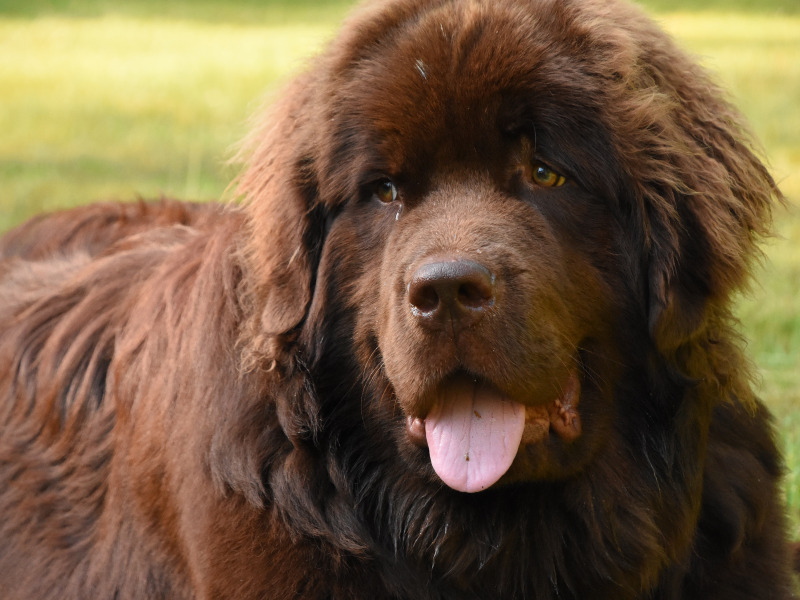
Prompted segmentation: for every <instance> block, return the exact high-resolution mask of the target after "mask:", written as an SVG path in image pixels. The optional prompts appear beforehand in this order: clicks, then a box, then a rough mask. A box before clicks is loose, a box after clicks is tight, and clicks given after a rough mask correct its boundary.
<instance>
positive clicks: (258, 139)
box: [238, 76, 322, 342]
mask: <svg viewBox="0 0 800 600" xmlns="http://www.w3.org/2000/svg"><path fill="white" fill-rule="evenodd" d="M310 88H311V86H310V83H309V77H308V76H307V77H306V78H299V79H297V80H295V81H294V82H293V83H292V84H291V85H290V86H289V87H288V88H287V89H286V90H284V92H283V95H282V96H281V98H280V99H279V100H278V101H277V102H276V103H275V104H273V105H272V106H271V107H270V108H269V109H268V110H267V111H266V116H265V117H264V118H263V119H262V121H261V123H260V126H257V127H256V128H255V133H254V134H253V135H252V136H251V137H250V138H249V139H248V140H247V143H246V146H245V149H244V150H243V151H242V154H245V156H244V159H245V161H246V162H247V166H246V168H245V170H244V172H243V173H242V175H241V176H240V178H239V181H238V192H239V194H240V195H241V196H242V197H243V199H244V203H245V210H246V211H247V217H248V221H247V223H248V228H249V229H248V231H247V232H246V244H245V247H244V248H243V257H244V261H243V262H244V268H245V269H247V271H248V272H247V282H248V286H249V288H248V289H247V290H245V291H246V297H247V298H248V308H249V309H250V310H251V311H253V312H255V313H256V314H257V319H255V320H254V322H253V323H252V327H253V328H254V329H255V330H256V331H253V332H252V334H253V335H255V336H256V337H258V338H261V340H262V341H267V342H268V341H269V340H270V339H272V340H274V339H278V338H281V337H284V336H286V334H288V333H289V332H290V331H291V330H293V329H294V328H295V327H297V325H298V324H300V323H301V321H302V320H303V318H304V316H305V314H306V311H307V308H308V305H309V302H310V299H311V294H312V290H311V286H312V281H313V272H314V269H315V262H316V260H315V256H314V254H315V252H316V250H317V249H318V246H319V243H320V240H317V239H315V238H316V237H319V236H321V235H322V233H321V231H322V226H320V225H319V223H317V222H316V221H317V220H318V219H317V218H316V215H317V214H318V211H317V210H316V209H315V200H316V184H315V182H314V175H313V159H312V158H311V157H308V156H305V155H304V147H305V144H304V139H303V138H304V136H305V135H306V132H307V129H308V127H307V121H308V118H307V114H308V106H307V104H308V103H309V101H310V95H311V92H310Z"/></svg>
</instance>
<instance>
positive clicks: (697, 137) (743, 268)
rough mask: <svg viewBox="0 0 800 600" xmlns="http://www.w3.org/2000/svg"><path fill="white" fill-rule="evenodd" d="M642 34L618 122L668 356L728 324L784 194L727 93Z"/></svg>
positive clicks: (652, 318)
mask: <svg viewBox="0 0 800 600" xmlns="http://www.w3.org/2000/svg"><path fill="white" fill-rule="evenodd" d="M638 25H639V26H638V27H637V29H636V32H635V33H632V35H633V36H635V37H637V38H638V39H637V40H636V41H637V43H638V46H639V54H638V56H637V57H636V60H635V61H632V62H633V63H634V64H635V66H633V67H632V68H630V70H629V71H628V73H626V75H627V76H626V77H625V78H624V80H622V81H621V82H620V84H621V85H622V86H624V88H625V90H626V93H625V98H626V99H625V100H623V101H621V102H620V103H619V105H618V106H617V110H621V111H622V114H620V113H617V118H618V119H619V121H618V122H619V123H624V125H623V127H624V128H626V129H627V133H626V134H624V135H622V136H620V140H622V141H621V142H620V144H621V145H622V154H623V159H624V157H626V156H627V157H628V160H627V161H624V162H627V164H628V169H629V171H630V172H631V176H632V177H631V180H632V181H633V182H634V183H633V188H634V189H633V190H632V192H633V194H634V197H635V201H636V202H635V203H636V204H637V205H638V207H639V212H640V218H641V219H642V222H643V231H644V232H645V233H644V240H643V243H644V245H645V248H646V250H647V253H648V261H647V262H648V264H647V265H646V267H645V268H646V272H647V279H648V289H649V308H648V311H649V323H650V329H651V334H652V336H653V339H654V341H655V343H656V346H657V347H658V349H659V351H660V352H661V353H663V354H665V355H670V354H673V353H674V352H675V351H676V350H677V349H678V348H679V347H681V346H682V345H684V344H686V343H687V342H690V341H692V340H693V339H696V338H697V336H699V335H702V334H704V332H705V331H706V329H707V328H708V326H709V323H714V322H716V323H717V324H719V323H721V322H723V321H727V320H728V318H729V310H730V301H731V297H732V295H733V293H734V292H735V291H736V290H738V289H741V288H742V287H743V286H744V285H746V283H747V277H748V273H749V271H750V268H751V263H752V261H753V259H754V258H755V257H756V256H758V250H757V247H756V244H757V242H758V239H759V238H760V237H761V236H763V235H766V234H767V233H768V232H769V229H770V222H771V207H772V203H773V200H774V199H780V198H781V193H780V191H779V190H778V188H777V186H776V184H775V182H774V181H773V179H772V177H771V176H770V174H769V173H768V171H767V169H766V167H765V166H764V165H763V164H762V163H761V161H760V160H759V158H758V157H757V156H756V154H755V153H754V151H753V149H752V146H753V144H752V139H751V137H750V135H749V134H748V132H747V131H746V130H745V128H744V126H743V123H744V120H743V119H742V117H741V116H740V115H739V114H738V113H737V111H736V110H735V109H734V108H733V107H732V106H731V105H730V104H729V103H728V102H727V101H726V100H725V98H724V94H723V92H722V91H721V90H720V89H719V88H718V87H717V86H716V85H714V84H713V83H712V82H711V81H710V79H709V77H708V76H707V74H706V73H705V72H704V71H703V70H702V69H701V68H699V67H698V66H696V65H695V64H694V63H693V62H692V61H691V60H690V59H689V58H688V57H686V56H685V55H684V54H683V53H682V52H681V51H680V50H679V49H677V47H675V46H674V45H673V44H672V42H671V40H669V39H667V38H666V36H665V35H664V34H662V33H659V32H657V31H656V30H655V29H653V28H651V27H649V26H644V27H642V26H641V25H642V23H639V24H638ZM715 326H716V325H713V326H712V327H715ZM706 335H707V336H711V337H713V335H714V334H713V333H707V334H706Z"/></svg>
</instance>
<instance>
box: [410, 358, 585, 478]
mask: <svg viewBox="0 0 800 600" xmlns="http://www.w3.org/2000/svg"><path fill="white" fill-rule="evenodd" d="M579 401H580V380H579V377H578V374H577V373H576V372H574V371H572V372H570V373H569V375H568V377H567V379H566V380H565V382H564V383H563V384H562V385H561V386H560V390H559V393H558V395H557V396H556V397H555V398H554V399H552V400H551V401H550V402H547V403H545V404H535V405H532V406H531V405H527V404H523V403H521V402H518V401H516V400H513V399H511V398H509V397H508V396H506V395H505V394H503V393H502V392H501V391H500V390H499V389H498V388H497V387H495V386H494V385H492V384H491V383H489V382H486V381H483V380H480V379H478V380H476V379H475V378H474V377H471V376H469V375H466V374H459V375H455V376H453V377H450V378H448V379H446V380H445V381H444V382H443V383H442V384H441V385H440V386H439V388H438V393H437V394H436V400H435V402H434V404H433V406H432V407H431V409H430V411H429V412H428V414H427V415H426V416H425V417H424V418H422V417H408V419H407V428H408V435H409V437H410V438H411V439H412V440H413V441H414V442H415V443H417V444H418V445H420V446H426V445H427V447H428V449H429V451H430V459H431V464H432V465H433V468H434V470H435V471H436V474H437V475H438V476H439V477H440V478H441V480H442V481H443V482H444V483H445V484H447V485H448V486H449V487H451V488H453V489H455V490H458V491H462V492H478V491H481V490H484V489H486V488H488V487H490V486H491V485H493V484H495V483H496V482H497V481H498V480H499V479H500V478H501V477H502V476H503V475H504V474H505V473H506V471H508V469H509V468H510V467H511V464H512V463H513V462H514V459H515V458H516V456H517V453H518V452H519V449H520V447H521V446H528V445H531V444H536V443H538V442H541V441H543V440H545V439H546V438H547V437H548V436H549V435H550V434H551V433H553V434H555V435H557V436H559V437H560V438H561V439H563V440H564V441H567V442H569V441H572V440H574V439H575V438H577V437H578V436H580V433H581V421H580V415H579V413H578V404H579Z"/></svg>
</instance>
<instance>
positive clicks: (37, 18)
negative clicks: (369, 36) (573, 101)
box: [0, 0, 800, 537]
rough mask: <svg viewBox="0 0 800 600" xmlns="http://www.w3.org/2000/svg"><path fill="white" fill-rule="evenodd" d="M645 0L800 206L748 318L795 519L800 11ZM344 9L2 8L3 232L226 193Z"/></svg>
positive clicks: (245, 3) (748, 0)
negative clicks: (61, 216)
mask: <svg viewBox="0 0 800 600" xmlns="http://www.w3.org/2000/svg"><path fill="white" fill-rule="evenodd" d="M647 4H648V6H649V8H651V9H652V10H653V11H654V14H655V15H656V16H657V18H658V20H659V21H660V22H661V23H662V24H663V25H664V27H665V28H666V29H667V30H669V31H670V32H671V33H672V34H673V35H674V36H675V37H677V38H678V39H679V40H680V41H681V42H682V43H683V45H684V46H686V47H687V48H688V49H690V50H691V51H692V52H693V53H695V54H696V55H697V56H698V57H699V58H700V60H701V61H702V62H703V63H704V64H705V65H707V66H708V67H709V68H710V69H711V70H713V71H715V72H716V73H717V75H718V77H719V79H720V80H721V81H722V82H723V83H724V84H725V85H726V86H727V87H728V88H729V89H730V91H731V94H732V97H733V98H734V99H735V101H736V103H737V104H738V105H739V106H740V107H741V108H742V110H743V112H744V113H745V114H746V115H747V116H748V117H749V119H750V121H751V124H752V126H753V129H754V130H755V132H756V134H757V136H758V137H759V138H760V139H761V141H762V142H763V145H764V148H765V154H766V156H767V157H768V159H769V161H770V164H771V165H772V167H773V170H774V173H775V175H776V177H777V178H778V179H779V181H780V182H781V185H782V187H783V189H784V192H785V193H786V195H787V197H788V199H789V201H790V204H789V206H788V207H787V208H786V209H782V210H779V211H778V212H777V213H776V229H777V235H776V236H775V238H774V239H772V240H770V241H769V243H768V244H767V246H766V251H767V256H768V260H767V261H766V262H765V266H764V268H763V271H762V272H761V273H760V274H759V277H758V279H759V282H760V283H759V284H758V285H757V286H755V287H754V290H753V292H752V294H751V295H750V296H748V297H746V298H744V299H743V300H742V302H741V305H740V311H739V313H740V316H741V319H742V321H743V324H744V327H745V330H746V334H747V336H748V338H749V339H750V340H751V342H750V348H751V351H752V354H753V356H754V358H755V360H756V362H757V364H758V366H759V368H760V371H761V374H762V383H761V393H762V396H763V397H764V398H765V399H766V400H767V402H768V403H769V404H770V406H771V407H772V409H773V411H774V412H775V414H776V416H777V421H778V426H779V428H780V430H781V432H782V434H783V438H784V440H785V446H786V455H787V461H788V466H789V475H788V477H787V481H786V493H787V498H788V500H789V503H790V506H791V512H792V515H793V517H794V519H795V523H800V209H799V208H798V204H800V60H799V59H798V57H800V2H798V1H797V0H703V1H700V0H649V1H648V2H647ZM348 6H349V3H348V2H342V1H332V2H324V1H318V2H314V1H313V0H294V1H292V0H272V1H271V0H229V1H223V0H177V1H175V2H167V3H165V2H160V1H159V0H28V1H26V2H20V1H19V0H0V56H1V57H2V60H0V131H1V132H2V134H0V230H4V229H6V228H8V227H11V226H13V225H14V224H16V223H19V222H20V221H22V220H23V219H25V218H27V217H28V216H30V215H32V214H34V213H37V212H40V211H42V210H49V209H54V208H59V207H65V206H71V205H75V204H80V203H86V202H89V201H91V200H96V199H99V198H109V197H111V198H119V199H124V200H128V199H133V198H136V197H137V196H144V197H153V196H158V195H160V194H167V195H175V196H179V197H186V198H193V199H209V198H220V197H226V194H227V192H226V186H227V185H228V182H229V181H230V180H231V178H232V177H233V175H234V174H235V172H236V169H235V168H234V167H231V166H229V164H228V159H229V157H230V156H232V155H233V152H234V150H235V145H236V143H237V141H238V140H239V139H240V138H241V137H242V136H243V134H244V133H245V132H246V131H247V129H248V125H247V120H248V116H249V115H251V114H252V113H253V112H255V111H256V110H257V108H258V106H259V105H260V104H261V103H262V102H263V101H264V100H265V99H267V100H268V98H269V96H270V93H272V92H273V91H274V90H275V89H276V88H277V87H279V85H280V83H281V82H283V81H286V79H287V78H288V77H289V76H290V75H291V74H292V73H294V72H296V71H298V70H300V69H302V68H303V64H304V61H305V60H306V59H307V58H308V57H309V56H312V55H313V54H314V53H315V52H316V51H318V50H319V49H320V48H321V47H322V46H323V45H324V43H325V42H326V40H328V39H329V38H330V37H331V35H332V34H333V32H334V31H335V29H336V27H337V25H338V23H339V21H340V20H341V18H342V16H343V15H344V14H345V13H346V10H347V8H348ZM795 536H796V537H800V529H797V525H795Z"/></svg>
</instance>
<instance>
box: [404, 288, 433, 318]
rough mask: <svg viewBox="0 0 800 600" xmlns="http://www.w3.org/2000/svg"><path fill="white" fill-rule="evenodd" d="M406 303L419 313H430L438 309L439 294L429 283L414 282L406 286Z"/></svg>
mask: <svg viewBox="0 0 800 600" xmlns="http://www.w3.org/2000/svg"><path fill="white" fill-rule="evenodd" d="M408 301H409V302H410V303H411V306H412V307H413V308H414V309H416V310H417V311H419V312H421V313H430V312H433V311H435V310H436V309H437V308H438V307H439V294H437V293H436V287H435V286H433V285H431V284H430V282H427V281H421V282H414V283H412V284H409V286H408Z"/></svg>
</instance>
